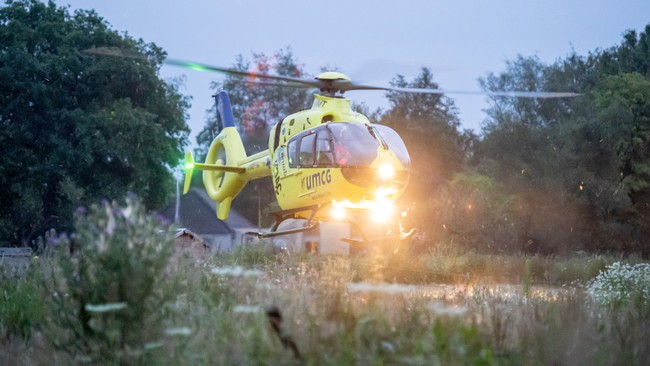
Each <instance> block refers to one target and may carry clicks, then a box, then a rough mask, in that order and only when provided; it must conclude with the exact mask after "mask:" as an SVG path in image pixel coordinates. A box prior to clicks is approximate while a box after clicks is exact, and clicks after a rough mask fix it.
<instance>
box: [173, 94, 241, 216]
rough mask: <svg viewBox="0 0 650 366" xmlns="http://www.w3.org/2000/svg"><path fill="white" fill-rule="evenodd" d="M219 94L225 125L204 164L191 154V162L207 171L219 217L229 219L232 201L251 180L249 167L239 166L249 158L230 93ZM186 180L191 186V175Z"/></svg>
mask: <svg viewBox="0 0 650 366" xmlns="http://www.w3.org/2000/svg"><path fill="white" fill-rule="evenodd" d="M215 97H216V101H217V109H218V111H219V114H220V116H221V119H222V121H223V126H224V128H223V130H221V132H219V135H218V136H217V137H216V138H215V139H214V141H212V144H211V145H210V149H209V150H208V155H207V156H206V159H205V163H204V164H196V163H194V161H193V159H192V157H191V155H190V156H189V162H190V163H191V165H192V166H193V167H195V168H197V169H202V170H204V172H203V185H204V186H205V190H206V191H207V192H208V195H209V196H210V198H211V199H213V200H214V201H215V202H216V206H217V217H218V218H219V219H220V220H226V219H227V218H228V214H229V213H230V204H231V203H232V200H233V199H234V198H235V196H237V195H238V194H239V192H241V190H242V189H243V188H244V186H245V185H246V183H248V180H249V179H248V178H247V177H246V176H245V173H246V168H244V167H242V166H239V163H241V162H242V161H244V159H246V150H245V149H244V143H243V142H242V139H241V136H239V132H237V128H236V127H235V121H234V119H233V116H232V108H231V106H230V98H229V97H228V93H227V92H226V91H224V90H222V91H220V92H219V93H218V94H217V95H216V96H215ZM186 161H187V155H186ZM185 179H186V183H185V184H186V185H187V184H188V183H187V176H186V178H185ZM190 179H191V178H190Z"/></svg>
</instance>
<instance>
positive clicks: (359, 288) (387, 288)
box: [346, 282, 418, 294]
mask: <svg viewBox="0 0 650 366" xmlns="http://www.w3.org/2000/svg"><path fill="white" fill-rule="evenodd" d="M346 287H347V288H348V291H350V292H383V293H389V294H403V293H409V292H414V291H416V290H418V287H417V286H414V285H402V284H398V283H380V284H372V283H367V282H352V283H348V284H347V285H346Z"/></svg>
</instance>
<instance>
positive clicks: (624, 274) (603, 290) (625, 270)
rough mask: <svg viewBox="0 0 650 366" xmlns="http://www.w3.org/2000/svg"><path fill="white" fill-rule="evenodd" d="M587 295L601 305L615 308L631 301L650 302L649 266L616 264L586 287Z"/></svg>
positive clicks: (646, 264)
mask: <svg viewBox="0 0 650 366" xmlns="http://www.w3.org/2000/svg"><path fill="white" fill-rule="evenodd" d="M587 293H588V294H589V295H591V297H592V298H593V299H594V300H595V301H596V302H598V303H599V304H601V305H605V306H611V305H614V306H617V305H621V304H625V303H627V302H629V301H630V300H632V299H638V300H641V301H643V302H648V301H650V264H648V263H643V264H637V265H635V266H631V265H629V264H621V263H619V262H616V263H614V264H612V265H610V266H608V267H607V268H606V269H605V270H604V271H601V272H600V273H599V274H598V276H596V278H594V279H593V280H592V281H591V282H590V283H589V284H588V285H587Z"/></svg>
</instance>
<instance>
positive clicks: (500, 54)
mask: <svg viewBox="0 0 650 366" xmlns="http://www.w3.org/2000/svg"><path fill="white" fill-rule="evenodd" d="M56 3H57V4H59V5H70V7H71V9H95V10H96V11H97V13H98V14H99V15H100V16H102V17H103V18H104V19H106V20H107V21H108V22H109V23H110V24H111V25H112V26H113V28H114V29H115V30H117V31H119V32H128V34H129V35H130V36H132V37H135V38H142V39H143V40H144V41H146V42H154V43H156V44H157V45H158V46H160V47H162V48H163V49H164V50H165V51H167V53H168V55H169V57H170V58H175V59H183V60H191V61H196V62H201V63H206V64H212V65H218V66H231V65H232V64H233V63H234V61H235V57H236V56H237V55H239V54H241V55H243V56H245V57H247V58H249V59H250V58H251V54H252V52H263V53H265V54H267V55H272V54H274V53H275V52H276V51H278V50H279V49H282V48H286V47H291V49H292V52H293V54H294V56H295V57H296V58H297V60H298V62H299V63H301V64H304V66H305V70H306V71H307V72H308V73H310V74H311V75H315V74H317V73H318V72H319V71H320V69H321V67H323V66H328V65H329V66H335V67H337V68H338V69H339V70H340V71H342V72H344V73H346V74H348V75H349V76H350V77H351V78H352V79H353V80H355V81H363V82H366V83H373V84H379V85H388V81H390V80H391V79H392V78H393V77H394V76H395V75H396V74H402V75H404V76H405V77H406V78H407V79H409V80H410V79H412V78H413V77H415V76H416V75H417V74H418V73H419V69H420V67H422V66H426V67H429V68H431V70H432V71H433V73H434V76H435V81H436V82H437V83H438V84H439V85H440V87H441V88H445V89H455V90H480V88H479V86H478V82H477V79H478V78H479V77H481V76H485V75H486V73H488V72H499V71H502V70H504V67H505V61H506V60H513V59H514V58H516V56H517V55H518V54H521V55H523V56H533V55H536V56H538V57H539V58H540V59H541V60H542V61H543V62H545V63H552V62H554V61H555V60H556V59H558V58H562V57H565V56H566V55H568V54H569V53H571V52H572V50H575V51H576V52H577V53H578V54H580V55H586V54H587V53H588V52H589V51H594V50H596V49H603V48H609V47H611V46H614V45H616V44H618V43H620V42H621V39H622V34H623V33H624V32H625V31H626V30H628V29H635V30H637V31H642V30H643V29H644V27H645V25H646V24H648V23H650V1H648V0H618V1H614V0H609V1H605V0H576V1H571V0H545V1H538V0H532V1H523V0H505V1H481V0H471V1H469V0H468V1H463V0H413V1H410V0H404V1H383V0H375V1H368V0H347V1H340V0H335V1H320V2H315V1H291V0H273V1H261V0H260V1H253V0H248V1H246V0H231V1H218V0H211V1H210V0H184V1H165V0H162V1H161V0H139V1H132V0H131V1H130V0H112V1H105V0H104V1H100V0H57V1H56ZM161 74H162V76H163V78H171V77H178V76H184V77H185V78H186V81H185V87H184V88H183V89H181V91H182V92H183V93H184V94H185V95H189V96H191V97H192V108H191V110H190V111H189V113H190V120H189V125H190V128H191V129H192V134H191V135H190V141H191V143H192V144H195V136H196V134H197V133H198V132H199V131H200V130H201V129H202V127H203V124H204V121H205V117H206V110H207V109H208V108H209V107H210V106H211V104H212V102H213V101H212V98H211V94H212V91H211V90H210V89H209V84H210V82H211V81H213V80H221V79H222V78H223V76H221V75H219V74H212V73H203V72H199V71H192V70H186V69H179V68H174V67H171V66H164V67H163V68H162V71H161ZM346 95H347V97H348V98H351V99H354V100H356V101H363V102H365V103H366V104H367V105H369V106H370V107H373V108H374V107H383V108H386V107H388V103H387V101H386V99H385V97H384V93H383V92H350V93H348V94H346ZM449 97H451V98H452V99H454V101H455V102H456V106H457V107H458V108H459V110H460V117H461V120H462V125H463V127H464V128H472V129H474V130H475V131H476V132H479V129H480V124H481V122H482V121H483V119H484V118H485V114H484V113H483V112H482V109H484V108H486V107H487V103H486V97H483V96H471V95H449ZM305 107H306V108H307V107H309V106H305ZM273 122H275V121H273Z"/></svg>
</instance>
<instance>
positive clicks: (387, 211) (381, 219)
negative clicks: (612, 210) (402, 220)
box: [371, 199, 394, 223]
mask: <svg viewBox="0 0 650 366" xmlns="http://www.w3.org/2000/svg"><path fill="white" fill-rule="evenodd" d="M393 210H394V207H393V202H391V201H389V200H387V199H383V200H379V201H377V202H376V203H375V207H373V209H372V216H371V218H372V221H374V222H376V223H385V222H388V220H390V217H391V216H392V215H393Z"/></svg>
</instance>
